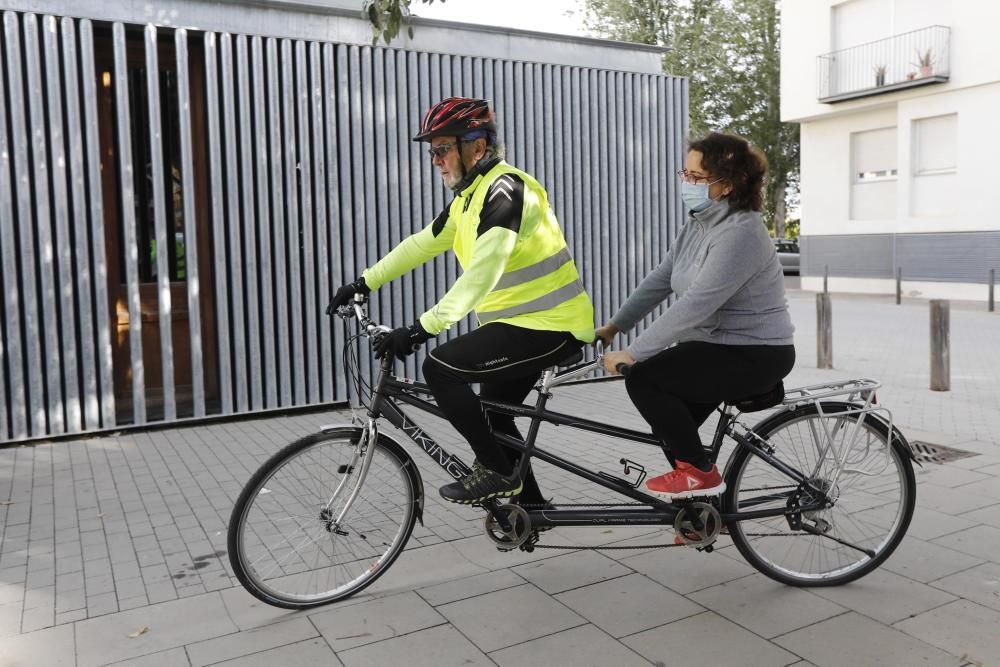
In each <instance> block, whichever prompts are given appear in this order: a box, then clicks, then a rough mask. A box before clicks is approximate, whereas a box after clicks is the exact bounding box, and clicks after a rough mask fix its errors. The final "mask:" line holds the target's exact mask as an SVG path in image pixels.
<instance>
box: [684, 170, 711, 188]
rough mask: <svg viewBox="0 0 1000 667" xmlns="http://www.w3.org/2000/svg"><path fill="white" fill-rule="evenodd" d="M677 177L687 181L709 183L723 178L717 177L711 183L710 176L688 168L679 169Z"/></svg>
mask: <svg viewBox="0 0 1000 667" xmlns="http://www.w3.org/2000/svg"><path fill="white" fill-rule="evenodd" d="M677 177H678V178H680V179H681V180H682V181H684V182H685V183H708V184H709V185H711V184H712V183H718V182H719V181H721V180H722V179H721V178H717V179H715V180H714V181H712V182H711V183H710V182H709V180H708V176H705V175H704V174H700V173H698V172H697V171H688V170H687V169H679V170H678V171H677Z"/></svg>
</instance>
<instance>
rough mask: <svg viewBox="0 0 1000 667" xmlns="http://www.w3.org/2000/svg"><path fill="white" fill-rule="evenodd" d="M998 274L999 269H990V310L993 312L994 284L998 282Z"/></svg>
mask: <svg viewBox="0 0 1000 667" xmlns="http://www.w3.org/2000/svg"><path fill="white" fill-rule="evenodd" d="M996 274H997V270H996V269H990V296H989V309H990V312H991V313H992V312H993V310H994V307H993V305H994V302H993V285H995V284H996Z"/></svg>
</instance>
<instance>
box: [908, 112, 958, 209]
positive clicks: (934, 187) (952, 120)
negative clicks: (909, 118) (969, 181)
mask: <svg viewBox="0 0 1000 667" xmlns="http://www.w3.org/2000/svg"><path fill="white" fill-rule="evenodd" d="M911 136H912V140H911V151H910V153H911V155H912V162H913V164H912V173H913V182H912V187H911V188H910V191H911V193H912V195H911V206H910V208H911V213H912V215H914V216H916V217H942V216H948V215H952V214H953V213H954V210H953V208H952V202H953V198H952V197H949V196H947V195H948V192H949V191H950V190H951V189H952V188H953V186H954V185H955V182H956V179H957V178H958V114H947V115H944V116H932V117H930V118H918V119H915V120H914V121H913V124H912V133H911Z"/></svg>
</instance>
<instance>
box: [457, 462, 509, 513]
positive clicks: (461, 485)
mask: <svg viewBox="0 0 1000 667" xmlns="http://www.w3.org/2000/svg"><path fill="white" fill-rule="evenodd" d="M523 486H524V485H523V484H522V482H521V480H520V479H519V478H517V477H515V478H514V479H512V480H511V479H508V478H506V477H504V476H503V475H501V474H500V473H498V472H494V471H492V470H490V469H489V468H487V467H485V466H482V465H479V466H476V465H474V466H473V468H472V472H471V473H469V474H468V475H466V476H465V477H463V478H462V479H460V480H458V481H457V482H452V483H451V484H445V485H444V486H442V487H441V488H440V489H438V493H440V494H441V497H442V498H444V499H445V500H447V501H448V502H452V503H462V504H464V505H479V504H481V503H485V502H486V501H487V500H490V499H492V498H509V497H510V496H516V495H517V494H519V493H521V489H522V488H523Z"/></svg>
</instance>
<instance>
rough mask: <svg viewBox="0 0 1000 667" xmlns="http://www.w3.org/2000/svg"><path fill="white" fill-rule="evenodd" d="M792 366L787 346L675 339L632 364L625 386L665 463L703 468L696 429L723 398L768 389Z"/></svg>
mask: <svg viewBox="0 0 1000 667" xmlns="http://www.w3.org/2000/svg"><path fill="white" fill-rule="evenodd" d="M794 364H795V347H794V346H792V345H716V344H714V343H701V342H690V343H681V344H679V345H676V346H674V347H671V348H668V349H666V350H664V351H663V352H660V353H659V354H657V355H656V356H654V357H650V358H649V359H647V360H646V361H643V362H640V363H637V364H635V365H634V366H632V370H631V372H630V373H629V375H628V377H627V378H626V379H625V387H626V388H627V389H628V395H629V396H630V397H631V398H632V402H633V403H635V407H636V408H637V409H638V410H639V413H640V414H641V415H642V416H643V418H645V420H646V421H647V422H649V425H650V426H651V427H652V428H653V435H655V436H656V437H657V438H659V439H660V440H661V441H662V442H663V443H664V453H666V455H667V458H668V459H669V460H670V461H671V463H673V461H674V459H675V458H676V459H680V460H681V461H684V462H686V463H689V464H691V465H695V466H697V467H699V468H702V469H705V468H707V467H708V455H707V453H706V451H705V449H704V447H703V446H702V443H701V439H700V438H699V437H698V427H699V426H701V425H702V424H703V423H704V422H705V420H706V419H708V416H709V415H710V414H712V411H713V410H715V408H717V407H718V406H719V404H720V403H722V402H723V401H734V400H739V399H742V398H747V397H749V396H752V395H755V394H763V393H765V392H767V391H768V390H770V389H772V388H773V387H774V385H776V384H777V383H778V381H779V380H781V379H782V378H783V377H785V376H786V375H788V373H789V372H790V371H791V370H792V366H793V365H794Z"/></svg>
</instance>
